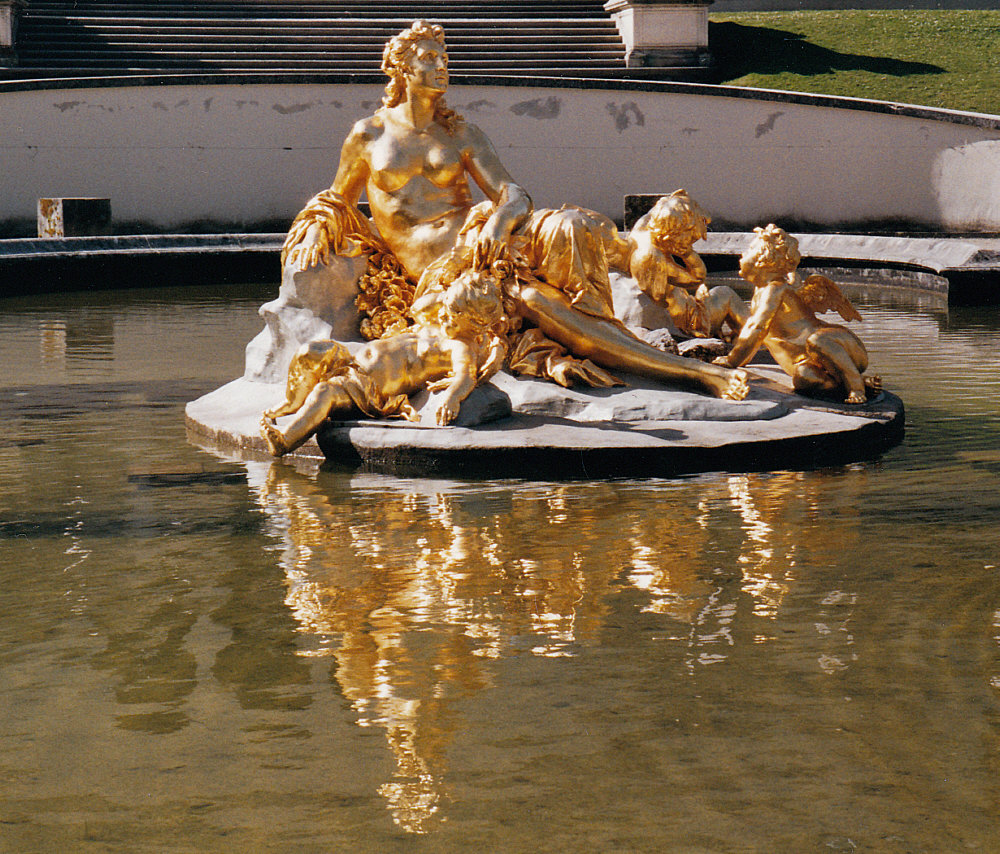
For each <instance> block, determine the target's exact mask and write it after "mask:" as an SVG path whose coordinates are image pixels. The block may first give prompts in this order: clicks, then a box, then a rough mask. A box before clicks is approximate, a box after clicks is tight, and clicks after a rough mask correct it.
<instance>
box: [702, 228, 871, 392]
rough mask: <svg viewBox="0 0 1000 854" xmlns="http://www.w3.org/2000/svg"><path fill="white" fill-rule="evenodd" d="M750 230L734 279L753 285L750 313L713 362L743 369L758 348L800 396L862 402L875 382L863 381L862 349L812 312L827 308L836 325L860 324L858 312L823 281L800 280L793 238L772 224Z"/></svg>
mask: <svg viewBox="0 0 1000 854" xmlns="http://www.w3.org/2000/svg"><path fill="white" fill-rule="evenodd" d="M754 231H755V232H756V235H757V236H756V237H755V238H754V239H753V241H752V243H751V244H750V246H749V247H747V250H746V251H745V252H744V253H743V255H742V256H741V257H740V275H741V276H742V277H743V278H744V279H746V281H747V282H749V283H750V284H751V285H753V287H754V294H753V299H752V301H751V303H750V316H749V318H748V319H747V321H746V323H745V324H744V325H743V328H742V330H741V331H740V334H739V336H738V337H737V339H736V341H735V342H734V344H733V348H732V350H731V351H730V352H729V355H727V356H720V357H719V358H718V359H716V360H715V362H716V364H720V365H726V366H729V367H737V366H740V365H745V364H746V363H747V362H749V361H750V359H752V358H753V357H754V355H755V354H756V353H757V351H758V350H759V349H760V347H761V345H763V346H764V347H766V348H767V350H768V351H769V352H770V353H771V355H772V356H774V359H775V361H776V362H777V363H778V365H780V366H781V368H782V370H784V371H785V373H787V374H788V375H789V376H790V377H791V378H792V386H793V388H794V389H795V391H797V392H799V393H800V394H805V395H809V396H814V397H831V396H834V395H839V396H844V397H845V403H864V402H865V401H866V400H867V395H866V392H865V389H866V388H871V389H873V390H878V389H880V388H881V385H882V383H881V380H880V379H879V378H878V377H877V376H864V371H865V370H866V369H867V368H868V351H867V350H865V345H864V344H862V343H861V339H859V338H858V336H857V335H855V334H854V333H853V332H851V331H850V330H849V329H847V328H846V327H844V326H838V325H836V324H832V323H826V322H824V321H822V320H820V319H819V318H817V317H816V314H815V312H816V311H820V312H822V311H828V310H835V311H837V312H838V313H839V314H840V316H841V317H843V318H844V320H861V315H860V314H858V312H857V311H856V310H855V308H854V306H852V305H851V303H850V302H849V301H848V300H847V298H846V297H845V296H844V295H843V294H842V293H841V292H840V289H839V288H838V287H837V286H836V285H835V284H834V283H833V282H831V281H830V280H829V279H828V278H826V277H825V276H820V275H812V276H810V277H809V278H808V279H806V281H805V284H803V283H802V280H801V277H800V276H799V274H798V272H797V271H796V268H797V267H798V265H799V261H800V260H801V255H800V254H799V248H798V241H797V240H796V239H795V238H794V237H792V236H791V235H790V234H788V233H787V232H785V231H784V230H783V229H781V228H778V226H776V225H773V224H772V225H769V226H767V227H766V228H755V229H754Z"/></svg>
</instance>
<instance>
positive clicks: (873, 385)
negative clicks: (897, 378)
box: [861, 374, 882, 391]
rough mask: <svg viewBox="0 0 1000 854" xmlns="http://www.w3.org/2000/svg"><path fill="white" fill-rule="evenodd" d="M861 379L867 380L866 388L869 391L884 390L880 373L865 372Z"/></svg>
mask: <svg viewBox="0 0 1000 854" xmlns="http://www.w3.org/2000/svg"><path fill="white" fill-rule="evenodd" d="M861 379H863V380H864V381H865V388H866V389H868V390H869V391H882V377H880V376H879V375H878V374H865V375H864V376H863V377H862V378H861Z"/></svg>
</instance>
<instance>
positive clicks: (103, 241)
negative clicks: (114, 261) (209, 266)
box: [0, 234, 285, 259]
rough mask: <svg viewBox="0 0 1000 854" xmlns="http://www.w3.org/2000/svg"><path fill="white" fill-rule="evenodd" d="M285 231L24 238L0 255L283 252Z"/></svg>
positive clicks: (2, 244) (6, 244)
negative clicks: (274, 232) (206, 251)
mask: <svg viewBox="0 0 1000 854" xmlns="http://www.w3.org/2000/svg"><path fill="white" fill-rule="evenodd" d="M284 240H285V235H284V234H136V235H131V234H125V235H108V236H99V237H41V238H34V237H21V238H14V239H7V240H0V258H3V259H13V258H32V257H38V258H54V257H59V256H67V257H74V256H87V255H100V254H120V253H126V254H156V253H158V252H202V251H205V250H212V251H227V250H228V251H232V252H242V251H246V250H256V251H268V252H270V251H275V252H277V251H280V250H281V245H282V243H283V242H284Z"/></svg>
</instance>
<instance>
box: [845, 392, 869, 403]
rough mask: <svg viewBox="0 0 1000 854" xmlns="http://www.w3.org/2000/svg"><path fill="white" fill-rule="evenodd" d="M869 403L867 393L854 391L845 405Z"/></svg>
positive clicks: (848, 396)
mask: <svg viewBox="0 0 1000 854" xmlns="http://www.w3.org/2000/svg"><path fill="white" fill-rule="evenodd" d="M867 402H868V398H867V397H866V396H865V393H864V392H863V391H852V392H851V393H850V394H849V395H847V398H846V399H845V400H844V403H867Z"/></svg>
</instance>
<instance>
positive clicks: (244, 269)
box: [0, 232, 1000, 304]
mask: <svg viewBox="0 0 1000 854" xmlns="http://www.w3.org/2000/svg"><path fill="white" fill-rule="evenodd" d="M752 236H753V235H752V234H751V233H749V232H710V233H709V235H708V237H707V238H706V239H705V240H704V241H701V242H700V243H699V244H697V245H696V249H697V250H698V251H699V252H700V253H701V254H702V257H703V258H705V260H706V262H707V263H708V264H709V269H710V270H713V271H719V270H722V269H735V259H736V258H738V257H739V255H740V253H742V251H743V249H744V248H745V247H746V245H747V244H748V243H749V241H750V239H751V238H752ZM795 236H796V237H797V238H798V240H799V248H800V251H801V253H802V259H803V261H802V263H803V266H806V267H808V266H820V267H823V266H828V267H837V266H848V267H862V268H863V267H874V268H889V269H892V268H897V269H909V270H916V271H926V272H929V273H932V274H934V275H937V276H940V277H943V278H944V279H946V280H947V284H948V297H949V301H950V302H955V303H966V304H975V303H981V302H990V303H992V302H996V301H998V300H1000V241H997V240H990V239H982V240H979V241H977V240H976V238H975V237H974V236H964V237H941V236H935V237H899V236H897V237H893V236H881V235H863V234H800V233H795ZM284 238H285V235H284V234H280V233H269V234H236V233H233V234H193V235H192V234H187V235H185V234H170V235H121V236H111V237H66V238H18V239H8V240H0V261H2V262H3V263H2V264H0V297H4V296H16V295H22V294H26V293H34V292H40V291H39V290H38V288H36V287H33V286H31V285H30V284H27V285H26V282H29V281H30V279H29V276H28V274H29V273H30V272H31V271H32V270H33V269H38V270H44V271H45V273H46V276H45V281H46V283H47V284H46V288H45V290H46V292H51V291H58V290H65V291H69V290H81V289H94V288H97V287H100V288H104V289H106V288H107V287H108V284H107V283H108V282H113V283H114V286H115V287H123V286H125V287H128V286H129V285H128V284H127V280H123V279H121V278H116V276H115V270H116V269H120V270H121V272H122V275H129V274H131V273H132V272H133V271H134V270H135V269H137V267H136V266H135V265H137V264H141V265H142V269H143V270H150V269H156V268H157V266H158V265H163V266H167V265H172V269H173V270H175V271H178V272H179V273H180V275H183V274H184V270H185V269H192V268H195V267H197V266H198V265H195V264H192V263H191V261H192V259H194V258H195V257H198V256H203V257H212V258H214V259H215V261H216V263H215V264H214V265H210V266H209V265H206V266H204V267H201V268H199V269H198V270H197V273H198V275H197V276H196V277H195V278H192V279H191V284H199V285H204V284H210V283H211V281H212V278H211V277H212V276H213V275H219V273H220V271H222V272H224V271H225V265H226V263H227V262H226V260H225V259H227V258H229V259H239V261H240V264H241V267H240V276H239V277H240V278H242V279H244V280H248V281H250V280H252V281H270V280H273V281H275V282H277V281H278V279H279V278H280V270H279V269H278V264H277V255H278V253H279V252H280V250H281V245H282V243H283V242H284ZM185 259H186V260H185ZM116 265H117V266H116ZM185 265H186V266H185ZM54 271H55V273H56V275H55V276H54V277H53V275H52V274H53V272H54ZM248 275H249V277H250V278H249V279H248V278H247V276H248ZM223 280H224V281H229V280H230V279H229V278H224V279H222V280H220V281H223Z"/></svg>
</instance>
